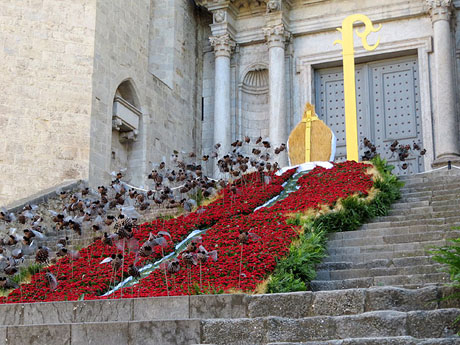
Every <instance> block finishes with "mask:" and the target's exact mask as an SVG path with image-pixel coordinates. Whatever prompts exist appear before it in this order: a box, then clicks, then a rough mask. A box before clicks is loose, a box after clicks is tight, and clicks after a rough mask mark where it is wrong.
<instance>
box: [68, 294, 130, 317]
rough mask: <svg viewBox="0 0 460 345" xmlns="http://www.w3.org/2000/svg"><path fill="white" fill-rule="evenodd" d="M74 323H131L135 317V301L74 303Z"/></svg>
mask: <svg viewBox="0 0 460 345" xmlns="http://www.w3.org/2000/svg"><path fill="white" fill-rule="evenodd" d="M72 304H73V305H72V306H73V310H74V312H75V316H74V322H108V321H130V320H132V316H133V300H131V299H124V300H123V299H120V300H105V301H88V302H75V303H72Z"/></svg>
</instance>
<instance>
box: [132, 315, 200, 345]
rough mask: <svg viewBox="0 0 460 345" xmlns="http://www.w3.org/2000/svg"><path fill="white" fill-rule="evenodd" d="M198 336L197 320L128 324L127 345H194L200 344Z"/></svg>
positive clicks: (198, 325) (198, 323)
mask: <svg viewBox="0 0 460 345" xmlns="http://www.w3.org/2000/svg"><path fill="white" fill-rule="evenodd" d="M200 335H201V327H200V321H199V320H175V321H150V322H148V321H142V322H131V323H130V324H129V344H136V345H157V344H161V345H176V344H194V343H199V342H200ZM127 344H128V343H127Z"/></svg>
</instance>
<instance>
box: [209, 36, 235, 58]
mask: <svg viewBox="0 0 460 345" xmlns="http://www.w3.org/2000/svg"><path fill="white" fill-rule="evenodd" d="M209 42H210V43H211V46H212V47H213V48H214V54H215V55H216V57H220V56H224V57H230V56H231V55H232V51H233V50H234V49H235V47H236V43H235V41H234V40H233V39H232V38H231V37H230V35H229V34H223V35H219V36H211V37H209Z"/></svg>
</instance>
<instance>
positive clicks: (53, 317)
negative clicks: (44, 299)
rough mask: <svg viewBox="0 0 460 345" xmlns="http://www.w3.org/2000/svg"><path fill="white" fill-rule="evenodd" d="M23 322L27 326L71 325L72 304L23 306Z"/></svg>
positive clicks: (30, 304)
mask: <svg viewBox="0 0 460 345" xmlns="http://www.w3.org/2000/svg"><path fill="white" fill-rule="evenodd" d="M24 320H26V322H27V324H29V325H33V324H35V325H42V324H59V323H71V322H73V320H74V304H73V303H71V302H61V303H29V304H25V305H24Z"/></svg>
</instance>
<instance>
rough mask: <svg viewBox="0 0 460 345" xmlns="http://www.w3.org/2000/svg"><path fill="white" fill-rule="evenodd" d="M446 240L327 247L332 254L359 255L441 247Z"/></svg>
mask: <svg viewBox="0 0 460 345" xmlns="http://www.w3.org/2000/svg"><path fill="white" fill-rule="evenodd" d="M446 243H447V242H446V240H444V239H443V240H431V241H428V240H427V241H423V242H408V243H389V244H375V245H365V246H354V247H334V248H327V251H328V253H329V254H330V255H345V254H346V255H359V254H370V253H379V252H393V253H395V252H407V251H414V252H416V251H418V250H422V249H425V250H429V249H431V248H434V247H440V246H445V245H446Z"/></svg>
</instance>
